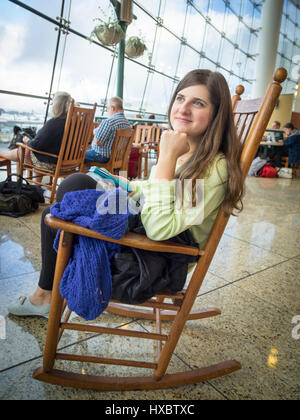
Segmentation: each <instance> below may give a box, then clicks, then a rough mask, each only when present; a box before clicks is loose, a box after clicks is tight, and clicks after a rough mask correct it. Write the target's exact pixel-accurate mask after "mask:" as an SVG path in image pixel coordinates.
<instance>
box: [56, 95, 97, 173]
mask: <svg viewBox="0 0 300 420" xmlns="http://www.w3.org/2000/svg"><path fill="white" fill-rule="evenodd" d="M94 108H95V107H94ZM92 111H93V110H91V109H88V108H81V107H76V106H74V101H72V103H71V105H70V108H69V112H68V116H67V121H66V129H65V133H64V138H63V141H62V145H61V149H60V154H59V160H60V158H61V163H62V165H68V166H71V165H74V166H76V165H79V164H80V163H81V162H82V158H83V155H84V154H85V151H86V148H87V144H88V141H89V138H90V136H91V133H92V128H93V120H94V116H95V112H92Z"/></svg>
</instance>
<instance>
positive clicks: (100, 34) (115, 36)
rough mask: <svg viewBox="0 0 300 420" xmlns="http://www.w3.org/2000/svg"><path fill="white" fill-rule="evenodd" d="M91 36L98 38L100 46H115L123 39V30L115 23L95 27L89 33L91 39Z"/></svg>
mask: <svg viewBox="0 0 300 420" xmlns="http://www.w3.org/2000/svg"><path fill="white" fill-rule="evenodd" d="M93 35H94V36H96V37H97V38H98V40H99V41H100V42H101V44H103V45H106V46H113V45H117V44H118V43H119V42H120V41H121V39H124V37H125V34H124V31H123V29H122V28H121V26H120V25H119V24H118V23H116V22H113V23H103V24H101V25H98V26H96V27H95V28H94V30H93V31H92V33H91V37H92V36H93Z"/></svg>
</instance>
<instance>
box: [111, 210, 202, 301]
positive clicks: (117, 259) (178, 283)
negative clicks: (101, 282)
mask: <svg viewBox="0 0 300 420" xmlns="http://www.w3.org/2000/svg"><path fill="white" fill-rule="evenodd" d="M134 225H135V226H134ZM130 231H131V232H135V233H139V234H145V230H144V227H143V225H142V223H141V219H140V216H136V218H135V219H134V221H133V226H131V228H130ZM170 241H173V242H177V243H180V244H183V245H190V246H195V247H197V244H196V243H195V242H194V239H193V237H192V234H191V232H190V231H188V230H187V231H185V232H182V233H181V234H180V235H177V236H175V237H174V238H172V239H170ZM197 261H198V257H194V256H191V255H181V254H172V253H166V252H152V251H145V250H141V249H136V248H131V247H123V249H122V251H121V253H117V254H115V255H114V257H113V258H112V260H111V274H112V287H113V292H112V298H113V299H118V300H120V301H121V302H122V303H131V304H139V303H144V302H145V301H146V300H148V299H150V298H151V297H153V296H154V295H155V293H156V292H158V291H160V290H162V289H168V290H169V291H170V292H179V291H180V290H182V289H183V287H184V284H185V281H186V277H187V274H188V264H190V263H193V262H197Z"/></svg>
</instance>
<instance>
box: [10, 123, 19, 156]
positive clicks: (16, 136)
mask: <svg viewBox="0 0 300 420" xmlns="http://www.w3.org/2000/svg"><path fill="white" fill-rule="evenodd" d="M13 131H14V136H13V138H12V140H11V142H10V143H9V146H8V149H9V150H14V149H17V147H18V146H17V143H22V141H23V136H22V134H21V131H22V129H21V127H19V126H17V125H15V126H14V128H13Z"/></svg>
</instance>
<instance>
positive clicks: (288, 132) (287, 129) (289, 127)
mask: <svg viewBox="0 0 300 420" xmlns="http://www.w3.org/2000/svg"><path fill="white" fill-rule="evenodd" d="M283 131H284V133H285V138H286V139H287V138H288V137H291V136H299V134H300V130H297V128H295V127H294V125H293V124H292V123H286V124H285V126H284V127H283Z"/></svg>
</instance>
